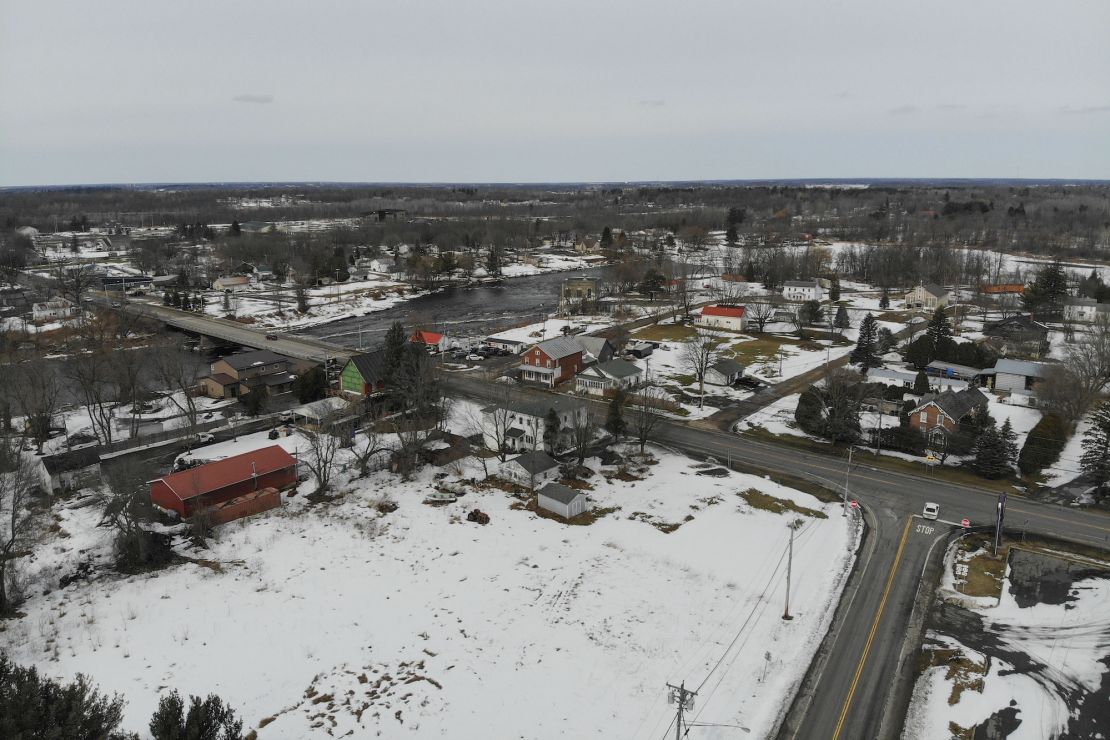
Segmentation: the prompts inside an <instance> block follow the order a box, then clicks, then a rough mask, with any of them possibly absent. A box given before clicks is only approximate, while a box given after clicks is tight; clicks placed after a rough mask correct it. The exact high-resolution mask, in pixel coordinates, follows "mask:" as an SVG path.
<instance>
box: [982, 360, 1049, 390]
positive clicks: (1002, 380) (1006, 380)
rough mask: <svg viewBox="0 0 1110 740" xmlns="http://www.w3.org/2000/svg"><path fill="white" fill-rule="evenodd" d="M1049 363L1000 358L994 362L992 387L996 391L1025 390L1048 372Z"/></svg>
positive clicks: (1029, 388) (1030, 387)
mask: <svg viewBox="0 0 1110 740" xmlns="http://www.w3.org/2000/svg"><path fill="white" fill-rule="evenodd" d="M1051 367H1052V365H1051V363H1047V362H1030V361H1028V360H1010V359H1006V358H1002V359H1000V360H998V362H996V363H994V389H995V390H996V391H1027V390H1031V389H1032V388H1033V387H1034V386H1035V385H1036V384H1037V383H1039V382H1040V381H1041V380H1043V379H1044V377H1045V376H1046V375H1047V374H1048V370H1049V368H1051Z"/></svg>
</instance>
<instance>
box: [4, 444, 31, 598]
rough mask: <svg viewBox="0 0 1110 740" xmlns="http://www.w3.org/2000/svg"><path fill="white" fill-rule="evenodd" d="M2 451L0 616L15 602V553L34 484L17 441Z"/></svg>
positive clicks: (25, 531) (27, 525)
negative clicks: (3, 452)
mask: <svg viewBox="0 0 1110 740" xmlns="http://www.w3.org/2000/svg"><path fill="white" fill-rule="evenodd" d="M0 444H2V445H4V446H5V447H6V448H9V449H7V450H6V452H5V454H4V455H3V456H2V457H3V459H4V461H6V464H5V465H4V467H2V468H0V614H7V613H8V612H9V611H11V609H12V608H13V607H14V606H15V605H16V602H18V600H19V598H18V591H19V590H18V588H17V587H16V586H15V583H16V582H17V579H16V578H15V572H16V571H15V567H16V564H15V562H16V558H17V555H16V550H17V548H18V546H19V545H20V544H21V543H22V542H23V541H24V540H25V539H26V537H27V536H28V535H29V534H30V531H31V528H32V524H33V517H32V514H31V510H30V508H29V507H28V503H29V501H30V498H31V489H32V487H33V485H34V482H35V475H34V470H33V469H32V465H31V462H30V460H28V459H26V458H24V457H22V456H21V455H20V454H19V449H20V440H19V438H18V437H11V438H6V439H4V440H0Z"/></svg>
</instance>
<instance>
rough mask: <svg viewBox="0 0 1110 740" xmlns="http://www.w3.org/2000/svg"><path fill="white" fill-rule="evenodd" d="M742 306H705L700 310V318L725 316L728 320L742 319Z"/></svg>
mask: <svg viewBox="0 0 1110 740" xmlns="http://www.w3.org/2000/svg"><path fill="white" fill-rule="evenodd" d="M744 310H745V309H744V307H743V306H706V307H705V308H703V309H702V310H701V315H702V316H727V317H728V318H730V319H742V318H744Z"/></svg>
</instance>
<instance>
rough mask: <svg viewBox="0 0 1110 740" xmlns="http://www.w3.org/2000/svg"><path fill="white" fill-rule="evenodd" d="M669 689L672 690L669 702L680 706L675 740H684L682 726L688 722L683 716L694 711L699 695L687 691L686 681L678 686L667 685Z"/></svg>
mask: <svg viewBox="0 0 1110 740" xmlns="http://www.w3.org/2000/svg"><path fill="white" fill-rule="evenodd" d="M667 688H668V689H670V693H669V694H668V695H667V702H668V703H670V704H677V705H678V709H677V710H676V711H677V714H676V715H675V723H674V738H675V740H682V734H683V733H682V726H683V725H684V724H685V722H686V720H685V719H684V717H683V714H684V713H686V712H689V711H692V710H693V708H694V697H695V696H697V695H698V692H696V691H687V690H686V682H685V681H683V682H682V683H681V684H680V685H678V686H675V685H674V684H667ZM687 729H689V728H687Z"/></svg>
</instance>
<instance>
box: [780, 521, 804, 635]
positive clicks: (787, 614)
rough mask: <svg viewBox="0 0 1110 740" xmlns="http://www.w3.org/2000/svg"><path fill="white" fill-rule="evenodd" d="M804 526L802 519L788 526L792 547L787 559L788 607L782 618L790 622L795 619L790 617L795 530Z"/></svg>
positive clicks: (790, 546)
mask: <svg viewBox="0 0 1110 740" xmlns="http://www.w3.org/2000/svg"><path fill="white" fill-rule="evenodd" d="M801 525H802V520H801V519H795V520H794V521H792V522H790V524H788V525H786V526H787V528H789V529H790V545H789V547H788V550H787V552H788V555H787V557H786V607H785V608H784V609H783V611H782V618H783V619H785V620H787V621H789V620H791V619H793V618H794V617H792V616H790V577H791V576H792V575H793V572H794V530H796V529H797V528H798V527H800V526H801Z"/></svg>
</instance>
